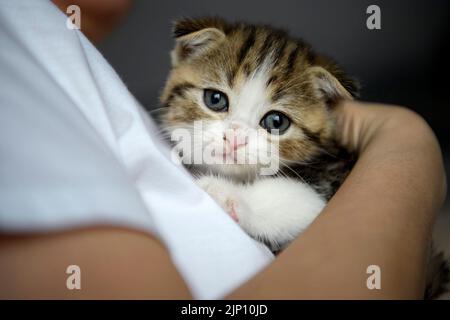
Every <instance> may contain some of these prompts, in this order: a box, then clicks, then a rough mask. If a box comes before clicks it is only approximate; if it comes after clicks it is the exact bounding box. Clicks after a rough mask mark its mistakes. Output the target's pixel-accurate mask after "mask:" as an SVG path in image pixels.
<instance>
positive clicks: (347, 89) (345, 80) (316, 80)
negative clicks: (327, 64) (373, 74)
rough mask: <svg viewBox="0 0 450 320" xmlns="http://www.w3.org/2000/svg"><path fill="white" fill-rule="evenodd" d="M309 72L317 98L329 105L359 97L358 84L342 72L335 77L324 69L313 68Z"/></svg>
mask: <svg viewBox="0 0 450 320" xmlns="http://www.w3.org/2000/svg"><path fill="white" fill-rule="evenodd" d="M309 72H310V75H311V79H312V80H311V81H312V83H313V86H314V90H315V93H316V95H317V97H318V98H320V99H324V100H325V102H326V103H327V104H329V105H333V104H335V103H337V102H338V101H340V100H344V99H350V100H353V98H355V97H357V96H358V84H357V82H356V81H355V80H353V79H351V78H349V77H348V76H346V75H345V74H344V73H343V72H341V71H339V72H337V73H336V74H337V76H334V75H333V74H332V73H331V72H329V71H328V70H326V69H325V68H323V67H320V66H313V67H310V68H309Z"/></svg>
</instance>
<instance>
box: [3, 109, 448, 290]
mask: <svg viewBox="0 0 450 320" xmlns="http://www.w3.org/2000/svg"><path fill="white" fill-rule="evenodd" d="M340 108H342V110H340V115H341V116H342V118H341V121H340V123H341V124H343V127H342V130H341V131H340V132H342V141H344V142H345V144H346V145H348V146H353V147H355V148H357V149H359V150H360V158H359V160H358V162H357V164H356V166H355V168H354V169H353V171H352V172H351V174H350V176H349V177H348V179H347V180H346V182H345V183H344V184H343V186H342V187H341V188H340V190H339V191H338V193H337V194H336V195H335V196H334V197H333V199H332V200H331V201H330V203H329V204H328V205H327V207H326V208H325V210H324V212H323V213H322V214H321V215H320V216H319V218H318V219H317V220H316V221H315V222H314V223H313V224H312V225H311V226H310V228H308V229H307V230H306V231H305V232H304V234H302V235H301V236H300V237H299V239H297V240H296V241H295V242H294V243H293V244H292V245H291V246H290V247H289V248H288V249H286V250H285V251H284V252H283V253H281V254H280V255H279V257H278V258H277V259H276V260H275V261H274V263H272V264H271V265H270V266H268V267H267V268H266V269H265V270H263V271H262V272H260V273H259V274H257V275H256V276H255V277H254V278H253V279H251V280H250V281H248V282H247V283H246V284H244V285H243V286H242V287H240V288H238V289H237V290H236V291H235V292H233V293H232V294H230V295H229V296H228V297H227V298H235V299H240V298H244V299H259V298H260V299H270V298H294V299H302V298H321V299H324V298H337V299H344V298H385V299H389V298H421V297H422V293H423V285H424V277H423V276H424V268H425V261H426V254H427V245H428V240H429V237H430V233H431V226H432V223H433V220H434V216H435V213H436V211H437V209H438V207H439V206H440V205H441V203H442V200H443V198H444V194H445V180H444V171H443V166H442V159H441V153H440V150H439V146H438V143H437V141H436V139H435V136H434V134H433V133H432V131H431V129H430V128H429V127H428V125H427V124H426V123H425V122H424V121H423V120H422V119H421V118H420V117H419V116H417V115H416V114H414V113H412V112H410V111H407V110H405V109H401V108H394V107H383V106H369V105H367V106H362V105H361V104H360V103H350V102H349V103H345V104H344V105H343V106H341V107H340ZM69 264H78V265H80V267H81V269H82V274H83V275H82V277H84V278H82V279H83V280H82V290H80V291H76V292H74V291H75V290H74V291H69V290H67V289H66V287H65V279H66V278H67V275H66V274H65V273H64V272H65V268H66V267H67V265H69ZM369 265H379V266H380V267H381V273H382V277H381V279H382V280H381V287H382V289H381V290H368V289H367V287H366V279H367V277H368V275H367V274H366V268H367V267H368V266H369ZM0 282H1V283H2V287H3V288H7V290H1V293H0V294H1V298H10V297H33V298H42V297H61V298H65V297H67V298H69V297H77V298H110V297H115V298H119V297H120V298H137V297H140V298H189V297H191V295H190V293H189V292H188V290H187V288H186V285H185V284H184V282H183V280H182V279H181V277H180V276H179V275H178V273H177V271H176V270H175V268H174V266H173V264H172V262H171V261H170V258H169V256H168V254H167V252H166V251H165V249H164V248H163V247H162V246H161V245H159V243H158V242H157V241H156V240H155V239H154V238H151V237H149V236H147V235H144V234H139V233H136V232H132V231H125V230H118V229H97V228H96V229H91V230H85V231H73V232H64V233H61V234H59V235H43V236H35V237H12V238H7V237H3V238H0ZM83 283H84V285H83Z"/></svg>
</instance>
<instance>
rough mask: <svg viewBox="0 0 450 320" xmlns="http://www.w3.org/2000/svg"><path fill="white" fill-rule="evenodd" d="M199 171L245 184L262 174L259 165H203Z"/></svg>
mask: <svg viewBox="0 0 450 320" xmlns="http://www.w3.org/2000/svg"><path fill="white" fill-rule="evenodd" d="M198 169H200V170H201V171H203V172H205V173H208V174H211V173H212V174H216V175H219V176H223V177H227V178H230V179H233V180H239V181H243V182H249V181H253V180H254V179H255V178H256V177H257V176H259V174H260V166H259V165H244V164H214V165H207V166H206V165H203V166H201V168H198Z"/></svg>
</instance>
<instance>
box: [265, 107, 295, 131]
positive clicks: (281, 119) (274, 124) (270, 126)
mask: <svg viewBox="0 0 450 320" xmlns="http://www.w3.org/2000/svg"><path fill="white" fill-rule="evenodd" d="M260 125H261V127H263V128H264V129H266V130H267V131H268V132H269V133H272V132H271V130H274V129H277V130H278V134H283V133H285V132H286V130H287V129H288V128H289V126H290V125H291V120H289V118H288V117H287V116H285V115H284V114H283V113H281V112H279V111H270V112H269V113H267V114H266V115H265V116H264V117H263V118H262V119H261V123H260Z"/></svg>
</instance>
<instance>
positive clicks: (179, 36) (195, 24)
mask: <svg viewBox="0 0 450 320" xmlns="http://www.w3.org/2000/svg"><path fill="white" fill-rule="evenodd" d="M206 22H211V21H206V20H191V19H187V20H180V21H177V22H176V23H175V26H174V29H173V35H174V37H175V40H176V43H175V48H174V49H173V51H172V53H171V56H172V65H173V66H176V65H177V64H178V63H180V62H182V61H185V60H186V59H189V58H192V57H195V56H197V55H199V54H201V53H202V52H205V51H206V50H208V49H210V48H211V47H213V46H215V45H217V44H218V43H219V42H221V41H222V40H223V39H225V33H224V32H223V31H222V30H220V29H218V28H216V27H214V24H212V23H209V24H207V23H206ZM208 25H212V26H208Z"/></svg>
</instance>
